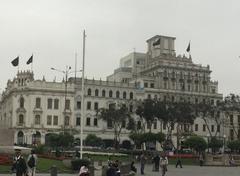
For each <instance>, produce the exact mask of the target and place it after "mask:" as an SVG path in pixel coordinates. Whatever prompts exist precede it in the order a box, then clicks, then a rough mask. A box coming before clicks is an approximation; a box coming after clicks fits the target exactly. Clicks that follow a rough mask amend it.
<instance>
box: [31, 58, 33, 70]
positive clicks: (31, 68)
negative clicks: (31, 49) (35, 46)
mask: <svg viewBox="0 0 240 176" xmlns="http://www.w3.org/2000/svg"><path fill="white" fill-rule="evenodd" d="M31 71H32V73H33V53H32V63H31Z"/></svg>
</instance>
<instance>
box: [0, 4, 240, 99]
mask: <svg viewBox="0 0 240 176" xmlns="http://www.w3.org/2000/svg"><path fill="white" fill-rule="evenodd" d="M239 17H240V2H239V1H238V0H221V1H220V0H21V1H19V0H0V59H1V62H0V63H1V64H0V71H1V74H0V89H1V91H2V90H3V89H4V88H5V87H6V83H7V80H8V79H12V78H13V77H14V76H15V74H16V73H17V68H15V67H13V66H12V65H11V63H10V62H11V61H12V60H13V59H14V58H15V57H16V56H19V57H20V70H23V69H31V67H30V66H27V65H26V64H25V63H26V61H27V60H28V58H29V57H30V56H31V55H32V53H33V55H34V63H33V70H34V73H35V78H36V79H42V77H43V75H45V77H46V79H47V80H49V81H52V80H53V79H54V77H55V76H56V77H57V80H59V81H60V80H62V77H63V75H62V74H61V73H58V72H54V71H52V70H50V68H51V67H55V68H58V69H65V66H66V65H70V66H72V67H74V60H75V59H74V57H75V53H76V52H77V53H78V68H80V67H81V64H80V62H81V59H82V33H83V30H84V29H85V30H86V34H87V39H86V75H87V77H88V78H93V77H94V78H95V79H99V78H100V77H101V78H102V79H105V77H106V76H107V75H109V74H111V73H112V72H113V70H114V69H115V68H116V67H118V65H119V59H120V58H121V57H123V56H125V55H127V54H128V53H130V52H132V51H133V48H136V51H138V52H146V40H147V39H148V38H150V37H152V36H154V35H157V34H158V35H168V36H174V37H176V41H175V45H176V53H177V54H184V53H185V50H186V47H187V45H188V42H189V40H191V53H192V58H193V61H194V62H195V63H197V64H202V65H204V66H206V65H208V64H209V65H210V68H211V70H212V71H213V72H212V79H213V80H217V81H218V82H219V92H220V93H223V94H224V95H226V94H228V93H230V92H233V93H240V82H239V80H240V78H239V75H240V58H239V57H238V56H239V55H240V40H239V39H240V32H239V31H240V23H239Z"/></svg>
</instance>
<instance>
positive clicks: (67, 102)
mask: <svg viewBox="0 0 240 176" xmlns="http://www.w3.org/2000/svg"><path fill="white" fill-rule="evenodd" d="M65 108H66V109H70V100H68V99H67V100H66V103H65Z"/></svg>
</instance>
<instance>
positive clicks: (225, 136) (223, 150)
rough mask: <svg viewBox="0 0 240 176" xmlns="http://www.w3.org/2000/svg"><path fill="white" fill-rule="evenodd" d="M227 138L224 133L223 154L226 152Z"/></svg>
mask: <svg viewBox="0 0 240 176" xmlns="http://www.w3.org/2000/svg"><path fill="white" fill-rule="evenodd" d="M225 140H226V135H225V134H224V135H223V154H224V153H225Z"/></svg>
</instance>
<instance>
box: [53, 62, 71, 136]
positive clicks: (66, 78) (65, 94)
mask: <svg viewBox="0 0 240 176" xmlns="http://www.w3.org/2000/svg"><path fill="white" fill-rule="evenodd" d="M51 70H54V71H57V72H60V73H63V74H65V90H64V112H63V113H64V115H63V116H64V119H63V134H64V133H65V123H66V100H67V83H68V75H69V74H70V73H72V72H70V70H71V67H70V66H66V70H65V71H64V70H59V69H56V68H53V67H52V68H51Z"/></svg>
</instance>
